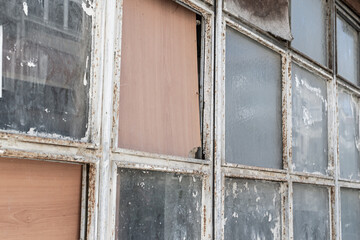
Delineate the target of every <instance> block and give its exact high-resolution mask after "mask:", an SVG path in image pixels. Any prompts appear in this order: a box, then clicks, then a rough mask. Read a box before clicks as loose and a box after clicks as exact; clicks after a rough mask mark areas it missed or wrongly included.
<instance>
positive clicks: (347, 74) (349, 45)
mask: <svg viewBox="0 0 360 240" xmlns="http://www.w3.org/2000/svg"><path fill="white" fill-rule="evenodd" d="M359 29H360V28H359V26H358V27H357V28H356V27H355V26H354V25H352V24H350V23H349V22H347V21H346V20H345V18H344V17H342V16H341V15H340V14H339V15H338V16H337V18H336V33H337V69H338V71H337V72H338V74H339V75H340V76H341V77H343V78H345V79H346V80H348V81H349V82H351V83H353V84H355V85H359V78H360V70H359V69H360V62H359V53H360V47H359V44H360V41H359Z"/></svg>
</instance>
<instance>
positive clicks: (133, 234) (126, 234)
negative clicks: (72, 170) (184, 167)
mask: <svg viewBox="0 0 360 240" xmlns="http://www.w3.org/2000/svg"><path fill="white" fill-rule="evenodd" d="M119 182H120V183H119V187H120V191H119V196H120V199H119V200H118V201H119V202H118V217H117V218H118V223H117V237H118V239H119V240H120V239H133V240H144V239H159V240H161V239H194V240H197V239H200V238H201V236H200V235H201V213H202V206H201V199H202V181H201V178H200V177H198V176H192V175H183V174H177V173H163V172H155V171H143V170H130V169H120V170H119Z"/></svg>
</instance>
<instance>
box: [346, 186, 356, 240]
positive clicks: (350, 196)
mask: <svg viewBox="0 0 360 240" xmlns="http://www.w3.org/2000/svg"><path fill="white" fill-rule="evenodd" d="M359 199H360V192H359V190H358V189H351V188H341V237H342V239H343V240H350V239H355V238H357V237H358V236H359V235H360V229H359V227H358V226H359V225H360V201H359Z"/></svg>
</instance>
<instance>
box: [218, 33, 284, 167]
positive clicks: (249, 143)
mask: <svg viewBox="0 0 360 240" xmlns="http://www.w3.org/2000/svg"><path fill="white" fill-rule="evenodd" d="M225 96H226V97H225V111H226V114H225V127H226V133H225V142H226V145H225V151H226V161H227V162H231V163H238V164H244V165H250V166H258V167H269V168H282V137H281V59H280V55H279V54H277V53H275V52H273V51H271V50H270V49H267V48H265V47H263V46H262V45H260V44H258V43H256V42H255V41H253V40H250V39H249V38H247V37H245V36H244V35H242V34H240V33H239V32H237V31H235V30H233V29H231V28H228V29H227V31H226V80H225Z"/></svg>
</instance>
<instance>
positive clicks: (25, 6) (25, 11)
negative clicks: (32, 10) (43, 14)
mask: <svg viewBox="0 0 360 240" xmlns="http://www.w3.org/2000/svg"><path fill="white" fill-rule="evenodd" d="M23 10H24V13H25V15H26V16H27V15H28V10H29V8H28V5H27V2H23Z"/></svg>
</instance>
